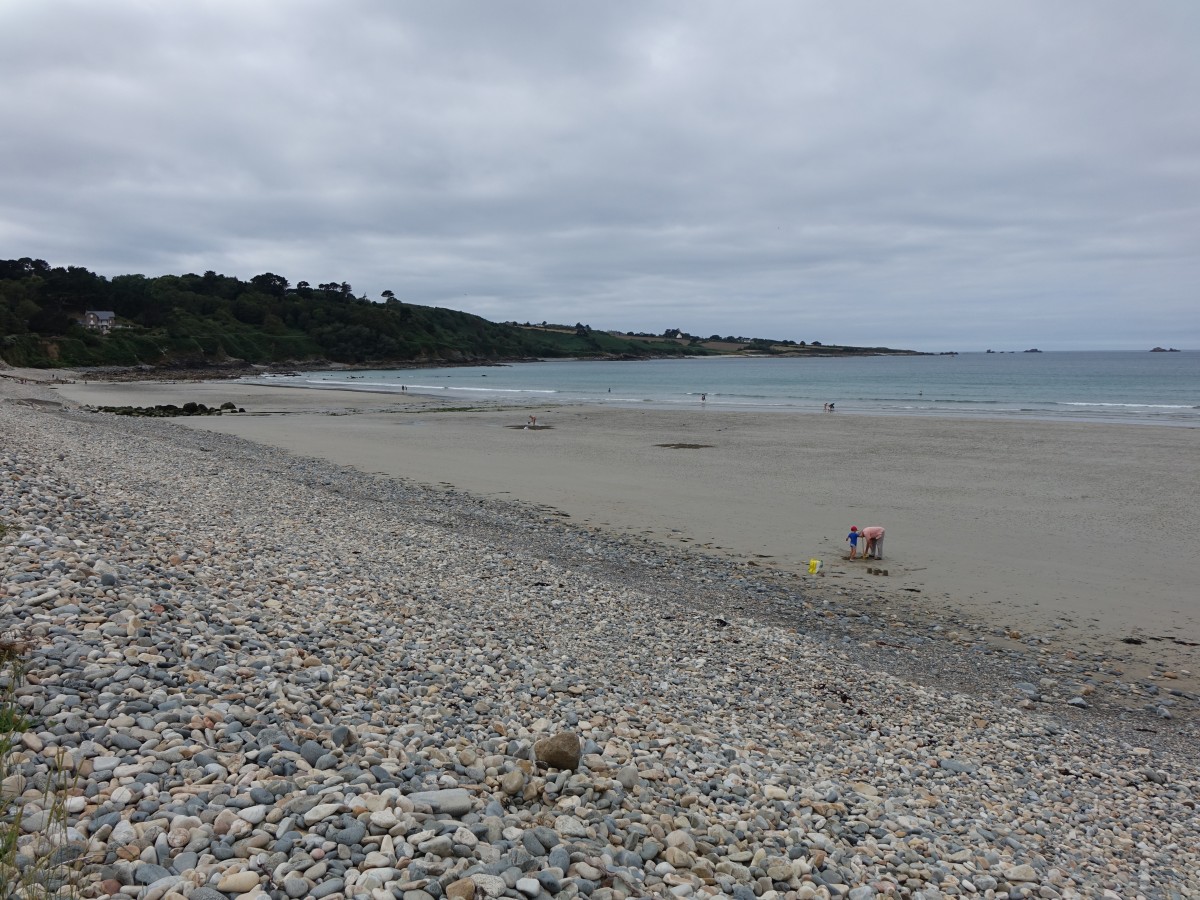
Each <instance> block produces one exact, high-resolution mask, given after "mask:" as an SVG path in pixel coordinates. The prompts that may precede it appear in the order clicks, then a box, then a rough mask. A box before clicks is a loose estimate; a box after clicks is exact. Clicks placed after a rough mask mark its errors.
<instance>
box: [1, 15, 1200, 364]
mask: <svg viewBox="0 0 1200 900" xmlns="http://www.w3.org/2000/svg"><path fill="white" fill-rule="evenodd" d="M1198 48H1200V3H1198V2H1196V0H1175V2H1171V0H1159V2H1146V3H1132V2H1126V0H1120V2H1117V0H1055V2H1042V0H1037V2H1022V0H973V2H929V3H926V2H909V0H897V2H893V0H887V2H885V0H875V2H845V0H840V2H837V3H830V2H803V0H761V2H754V0H750V2H745V3H731V2H720V3H718V2H711V3H710V2H696V0H687V2H684V0H679V2H674V3H660V2H653V0H651V2H646V0H638V2H609V0H605V2H590V3H582V2H551V0H545V2H491V0H486V2H485V0H478V2H453V0H437V2H399V0H343V2H337V3H334V2H311V0H254V2H246V0H205V2H200V0H197V2H172V3H166V2H161V0H144V2H134V0H104V2H96V0H78V2H65V0H4V2H3V3H0V85H2V87H0V122H2V123H3V124H2V125H0V257H2V258H15V257H21V256H32V257H37V258H42V259H45V260H47V261H48V262H50V263H51V264H53V265H81V266H85V267H87V268H89V269H91V270H93V271H95V272H99V273H100V274H103V275H108V276H111V275H117V274H124V273H131V272H140V273H144V274H146V275H162V274H182V273H184V272H203V271H205V270H207V269H214V270H216V271H218V272H222V273H224V274H228V275H236V276H239V277H241V278H249V277H251V276H253V275H256V274H259V273H261V272H266V271H271V272H275V273H277V274H280V275H283V276H285V277H286V278H288V279H289V280H291V281H292V282H293V283H295V282H297V281H302V280H304V281H309V282H312V283H313V284H317V283H320V282H326V281H338V282H341V281H348V282H350V283H351V284H352V285H353V287H354V292H355V293H356V294H366V295H367V296H369V297H371V298H373V299H377V298H378V297H379V294H380V292H381V291H383V290H392V291H395V293H396V295H397V296H398V297H400V298H401V299H403V300H406V301H409V302H412V303H421V304H427V305H434V306H447V307H452V308H456V309H463V310H467V311H469V312H474V313H478V314H479V315H482V316H485V317H487V318H489V319H493V320H496V321H505V320H512V319H515V320H518V321H522V322H523V321H526V320H529V321H535V322H537V321H542V320H550V321H557V322H565V323H568V324H574V323H575V322H577V321H582V322H585V323H587V324H590V325H592V326H593V327H596V328H604V329H613V328H630V329H634V330H646V331H653V332H661V331H662V330H663V329H666V328H682V329H684V330H685V331H690V332H693V333H697V334H702V335H705V336H707V335H709V334H712V333H720V334H723V335H724V334H730V333H734V334H742V335H747V336H763V337H774V338H791V339H793V340H809V341H811V340H820V341H823V342H825V343H848V344H859V345H890V346H896V347H911V348H915V349H922V350H982V349H987V348H994V349H997V350H1001V349H1018V350H1019V349H1026V348H1029V347H1039V348H1041V349H1043V350H1046V349H1136V350H1142V349H1148V348H1149V347H1151V346H1153V345H1155V344H1162V345H1164V346H1165V345H1167V344H1170V345H1172V346H1177V347H1183V348H1197V349H1200V106H1198V99H1197V98H1200V49H1198Z"/></svg>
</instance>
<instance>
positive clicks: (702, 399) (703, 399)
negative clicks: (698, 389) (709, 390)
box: [700, 394, 708, 403]
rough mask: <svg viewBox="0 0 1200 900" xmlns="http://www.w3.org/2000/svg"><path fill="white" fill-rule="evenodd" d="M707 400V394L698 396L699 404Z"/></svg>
mask: <svg viewBox="0 0 1200 900" xmlns="http://www.w3.org/2000/svg"><path fill="white" fill-rule="evenodd" d="M707 400H708V394H701V395H700V402H701V403H704V402H705V401H707Z"/></svg>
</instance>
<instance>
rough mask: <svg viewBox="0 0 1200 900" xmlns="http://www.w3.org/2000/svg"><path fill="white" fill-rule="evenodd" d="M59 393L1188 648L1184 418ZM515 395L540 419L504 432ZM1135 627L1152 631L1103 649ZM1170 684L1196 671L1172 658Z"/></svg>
mask: <svg viewBox="0 0 1200 900" xmlns="http://www.w3.org/2000/svg"><path fill="white" fill-rule="evenodd" d="M56 390H58V391H59V393H60V394H61V395H63V396H64V397H66V398H69V399H72V400H75V401H78V402H81V403H87V404H93V405H101V404H104V405H123V404H134V405H150V404H154V403H177V404H182V403H184V402H186V401H187V400H196V401H198V402H203V403H207V404H209V405H219V404H220V403H221V402H224V401H225V400H232V401H233V402H235V403H237V404H239V405H241V406H244V407H246V409H247V411H248V414H247V415H245V416H223V417H220V418H193V419H180V420H178V421H180V422H183V423H185V424H187V425H189V426H191V427H196V428H207V429H212V430H214V431H220V432H224V433H229V434H235V435H240V436H242V437H245V438H248V439H250V440H253V441H258V442H262V443H266V444H271V445H274V446H278V447H283V448H286V449H288V450H290V451H293V452H295V453H297V454H302V455H307V456H318V457H324V458H326V459H330V460H334V461H337V462H340V463H344V464H348V465H352V466H356V467H358V468H360V469H362V470H365V471H368V472H380V473H385V474H388V475H396V476H401V477H404V478H408V479H413V480H416V481H419V482H424V483H429V484H437V483H447V484H451V485H453V486H455V487H457V488H459V489H462V490H467V491H471V492H475V493H479V494H485V495H490V496H497V497H510V498H517V499H521V500H524V501H529V502H532V503H535V504H544V505H545V506H548V507H553V508H554V509H556V510H561V511H562V512H565V513H568V514H570V516H571V517H572V518H573V520H575V521H577V522H580V523H586V524H591V525H596V526H602V527H605V528H611V529H614V530H618V531H623V532H632V533H638V534H644V535H646V536H648V537H652V538H655V539H659V540H663V541H668V542H675V543H678V542H685V543H689V544H690V545H692V546H695V547H698V548H702V549H705V550H709V551H714V552H721V553H725V554H728V555H732V556H735V557H738V558H741V559H745V560H754V561H756V562H758V563H759V564H761V565H770V566H775V567H781V568H784V569H788V570H792V571H796V572H803V571H806V570H807V566H808V561H809V559H810V558H819V559H821V560H822V561H823V562H824V564H825V566H826V571H827V572H828V575H829V577H827V578H826V579H824V580H823V581H821V582H820V586H821V588H822V589H824V590H826V591H829V590H831V589H833V588H835V587H840V588H843V589H845V590H848V591H851V592H857V591H859V590H865V591H870V592H873V593H880V594H883V595H885V596H894V597H896V599H897V602H899V601H900V600H901V599H903V600H905V601H910V600H912V599H914V598H919V600H920V601H921V603H923V604H925V608H927V609H928V612H929V614H930V616H931V617H932V618H935V619H937V618H940V617H942V616H944V615H946V613H947V611H948V610H961V611H962V613H963V615H964V616H966V617H967V619H968V621H975V622H986V623H989V624H991V625H997V626H1003V627H1006V628H1008V629H1011V630H1013V631H1016V632H1020V633H1021V635H1022V636H1024V637H1027V636H1029V635H1039V636H1045V637H1047V638H1050V639H1052V640H1053V645H1052V646H1054V647H1055V651H1054V652H1060V651H1062V650H1063V649H1065V648H1070V647H1078V648H1083V649H1090V650H1093V651H1102V652H1104V653H1106V654H1107V653H1112V654H1114V655H1115V656H1117V657H1118V658H1120V657H1121V656H1122V655H1125V656H1128V654H1130V653H1132V654H1133V655H1134V658H1135V659H1140V660H1141V661H1142V663H1143V664H1147V665H1148V664H1149V663H1152V662H1153V661H1154V660H1162V661H1164V662H1165V663H1166V664H1167V665H1168V666H1170V667H1172V668H1173V669H1175V670H1177V671H1178V670H1180V669H1188V670H1190V671H1193V672H1195V671H1197V670H1200V653H1198V652H1197V651H1200V648H1197V647H1188V646H1185V645H1183V644H1180V643H1177V641H1184V642H1190V643H1200V592H1198V591H1197V581H1198V579H1197V576H1196V573H1195V567H1196V562H1195V549H1194V547H1193V542H1194V537H1195V535H1196V534H1198V533H1200V503H1198V502H1197V501H1198V499H1200V497H1198V495H1200V479H1198V478H1197V468H1198V467H1197V460H1200V430H1196V429H1183V428H1164V427H1148V426H1118V425H1091V424H1058V423H1040V422H1019V423H1017V422H993V421H963V420H949V419H916V418H892V417H868V416H853V415H846V414H842V413H838V414H834V415H824V414H820V413H814V414H810V415H805V414H800V415H792V416H781V415H766V414H755V413H729V412H720V411H716V410H713V409H695V410H673V411H645V410H634V409H629V410H624V409H616V410H614V409H608V408H605V409H598V408H593V407H552V408H551V407H541V408H537V409H532V408H516V407H513V408H509V409H487V410H483V411H438V410H439V407H438V404H439V403H444V402H445V401H441V400H440V399H437V398H434V399H431V398H424V397H419V396H416V395H407V396H397V395H383V394H368V393H358V392H349V391H313V390H304V389H297V388H285V387H273V386H272V387H262V386H255V385H245V384H238V383H231V382H224V383H190V384H178V385H172V384H165V383H130V384H113V385H100V384H89V385H85V384H76V385H70V386H63V387H60V388H57V389H56ZM531 411H532V412H534V413H536V414H537V416H538V424H539V425H541V426H548V427H546V428H545V429H539V430H536V431H530V430H525V429H523V428H521V427H520V426H521V425H522V424H523V423H524V422H525V421H526V417H527V415H528V413H529V412H531ZM333 413H345V414H344V415H336V414H333ZM514 426H516V427H514ZM660 444H702V445H707V446H704V447H699V448H688V447H683V448H678V449H675V448H667V447H661V446H658V445H660ZM850 525H858V526H859V527H860V528H861V527H865V526H868V525H882V526H884V527H885V528H886V529H887V538H886V540H885V547H884V548H885V551H886V554H887V558H886V559H885V561H884V562H883V563H882V564H881V565H883V566H885V567H886V568H887V569H888V572H889V575H888V577H886V578H883V577H879V576H874V575H868V574H867V572H866V569H867V567H868V566H869V565H870V566H873V565H875V564H874V563H864V562H847V561H845V560H844V556H845V555H846V552H847V545H846V544H845V543H844V540H843V539H844V537H845V534H846V532H847V531H848V530H849V526H850ZM814 583H816V580H814ZM918 592H919V593H918ZM1134 635H1136V636H1139V637H1140V638H1141V639H1144V640H1146V641H1147V644H1146V645H1145V646H1144V647H1143V648H1130V647H1128V646H1126V645H1122V644H1120V642H1119V641H1120V639H1121V638H1125V637H1130V636H1134ZM1156 638H1167V639H1173V640H1154V639H1156ZM1177 683H1178V685H1179V686H1181V687H1182V686H1186V685H1189V684H1194V683H1195V682H1194V679H1192V678H1189V677H1187V675H1186V674H1185V676H1184V677H1183V678H1182V679H1180V680H1179V682H1177Z"/></svg>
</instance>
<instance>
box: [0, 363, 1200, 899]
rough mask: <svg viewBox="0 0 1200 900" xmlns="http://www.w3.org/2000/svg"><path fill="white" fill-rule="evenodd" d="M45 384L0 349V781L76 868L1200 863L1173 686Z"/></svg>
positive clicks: (658, 874) (1024, 876)
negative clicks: (1053, 662)
mask: <svg viewBox="0 0 1200 900" xmlns="http://www.w3.org/2000/svg"><path fill="white" fill-rule="evenodd" d="M61 399H62V398H60V397H58V396H57V395H56V394H54V393H53V392H51V391H49V390H47V389H45V388H43V387H40V386H36V385H19V384H15V383H12V382H0V401H2V402H0V434H3V436H4V440H3V443H2V444H0V524H2V525H3V526H4V532H3V536H2V537H0V558H2V560H3V564H2V566H0V630H3V631H5V632H6V633H7V634H8V635H10V636H11V637H13V638H16V639H20V640H21V641H24V642H27V643H28V645H29V648H30V649H29V659H28V662H27V671H26V676H25V680H24V683H23V684H21V685H20V686H18V687H17V688H16V689H15V700H16V702H17V703H18V704H19V705H20V707H21V708H22V710H23V711H24V713H25V714H26V715H27V716H28V717H29V719H30V720H31V721H32V722H33V723H34V724H33V725H32V726H31V727H30V728H29V729H28V730H26V731H24V732H23V733H22V734H20V736H19V739H18V741H17V746H16V748H15V750H14V751H13V753H12V754H11V755H10V759H9V760H8V763H7V766H6V769H5V773H6V776H7V777H6V778H5V781H4V784H3V794H4V798H5V801H6V803H7V804H8V806H9V808H10V809H12V808H14V807H20V808H22V813H23V815H22V819H21V825H22V829H23V831H24V832H25V833H24V834H23V835H22V837H21V839H20V844H19V848H18V862H19V861H20V859H21V857H22V855H24V858H26V859H31V858H32V857H34V856H35V855H38V854H39V853H40V852H44V851H45V850H47V849H51V848H49V847H48V846H47V845H48V844H51V843H52V844H53V845H54V847H53V848H52V849H53V850H54V851H55V853H56V855H57V859H58V860H60V861H61V862H62V863H63V868H64V869H67V870H69V871H70V873H71V876H70V877H71V878H72V879H73V880H74V884H75V890H77V891H78V894H79V895H82V896H85V897H103V896H124V897H134V898H144V900H160V898H170V900H177V898H183V897H190V898H197V900H219V898H235V897H238V898H259V897H270V898H284V897H291V898H301V897H318V898H320V897H326V898H340V897H354V898H390V897H395V898H402V900H430V898H432V900H439V898H464V900H465V898H482V897H512V898H521V897H524V898H534V900H537V898H546V900H548V898H564V900H566V898H575V897H588V898H595V900H617V898H625V897H649V896H656V897H657V896H663V897H671V896H674V897H715V898H720V897H730V898H737V900H750V898H755V897H761V898H780V900H783V898H815V897H819V898H842V897H849V898H851V900H866V898H870V897H875V896H884V897H886V896H894V897H912V898H924V900H933V898H940V897H951V896H978V897H985V898H1016V897H1039V898H1059V897H1062V898H1075V897H1109V898H1130V900H1131V898H1138V897H1145V898H1190V897H1200V816H1198V815H1197V809H1196V806H1197V803H1198V802H1200V775H1198V771H1197V757H1196V754H1195V750H1194V748H1195V742H1194V739H1195V730H1194V720H1193V719H1189V718H1188V717H1187V716H1182V715H1179V714H1178V713H1179V710H1180V707H1179V705H1178V704H1183V705H1185V706H1187V707H1188V708H1189V709H1190V708H1192V707H1193V706H1194V703H1193V701H1192V699H1191V698H1188V697H1181V698H1176V699H1175V700H1172V702H1171V704H1170V705H1163V704H1161V703H1160V702H1158V701H1152V702H1150V703H1149V704H1148V707H1149V708H1144V707H1146V706H1147V704H1146V703H1142V702H1139V703H1138V704H1137V707H1138V709H1139V711H1140V713H1139V715H1138V716H1136V717H1132V718H1131V717H1129V716H1128V710H1127V709H1124V708H1117V707H1116V706H1114V707H1113V708H1112V709H1111V710H1109V709H1107V708H1105V707H1104V706H1103V704H1102V703H1100V702H1098V700H1096V699H1093V698H1092V697H1091V695H1090V692H1085V691H1084V690H1083V686H1082V680H1081V679H1080V678H1079V677H1078V676H1079V672H1078V671H1075V670H1071V671H1066V672H1065V673H1064V672H1055V671H1053V670H1051V669H1049V668H1047V667H1046V666H1045V665H1043V664H1039V665H1040V668H1039V666H1038V665H1035V664H1034V661H1031V660H1030V659H1027V658H1026V657H1021V658H1019V659H1018V658H1016V657H1010V656H1006V655H1004V654H999V653H985V651H984V649H983V648H982V647H980V646H979V645H978V644H976V643H973V642H965V641H959V642H955V641H953V640H940V639H937V638H936V636H935V635H934V634H933V633H932V632H931V633H929V634H925V633H922V634H920V635H917V636H915V637H914V636H911V635H910V636H907V637H905V636H903V635H900V633H899V632H898V631H897V630H896V629H894V628H892V627H891V625H890V624H888V623H886V622H881V620H880V613H879V612H878V611H876V610H875V609H873V608H868V607H869V602H868V601H867V600H866V599H861V600H860V598H858V597H855V596H853V595H851V594H846V595H841V596H838V597H834V596H832V595H831V594H830V592H829V591H827V590H826V591H824V592H817V591H814V592H812V593H806V592H805V590H804V588H803V585H802V584H799V583H798V582H797V581H796V580H794V579H790V580H785V579H774V578H773V577H772V576H771V574H770V573H768V572H763V573H757V572H754V571H752V570H749V569H747V568H746V567H744V566H738V565H735V564H734V563H733V562H731V561H728V560H722V559H719V558H716V557H713V558H711V559H708V558H705V559H700V558H699V557H698V555H697V554H696V552H695V551H694V550H684V549H680V548H673V547H669V546H665V545H662V544H657V543H654V542H652V541H648V540H643V539H640V538H635V537H631V536H626V537H621V536H619V535H613V534H611V533H601V532H599V531H597V530H594V529H589V528H587V527H582V526H579V525H573V524H570V523H568V522H565V521H563V519H562V518H561V517H556V516H553V515H549V514H547V513H546V512H545V511H543V510H539V509H538V508H536V507H533V506H529V505H524V504H521V503H519V502H512V501H507V502H506V501H502V500H496V499H488V498H482V497H480V496H477V495H472V494H468V493H464V492H460V491H456V490H453V489H436V488H433V487H428V486H423V485H419V484H415V483H412V482H407V481H405V480H402V479H397V478H393V477H380V476H377V475H371V474H366V473H364V472H362V471H358V470H355V469H350V468H345V467H341V466H338V465H335V464H333V463H331V462H328V461H322V460H315V459H311V458H308V457H304V456H300V455H293V454H289V453H287V452H285V451H283V450H280V449H276V448H270V447H265V446H263V445H261V444H256V443H251V442H248V441H245V440H243V439H241V438H238V437H235V436H230V435H225V434H219V433H211V432H206V431H199V430H195V429H191V428H187V427H184V426H183V425H181V424H179V423H177V422H173V421H162V420H147V419H129V418H119V417H116V416H112V415H107V414H102V413H96V412H91V411H87V410H84V409H79V408H73V406H72V404H70V403H65V404H64V403H63V402H61ZM1067 668H1068V669H1070V667H1069V666H1068V667H1067ZM1077 682H1078V683H1079V684H1080V685H1081V686H1080V695H1079V696H1074V690H1075V687H1076V683H1077ZM1068 685H1069V686H1070V689H1069V690H1068V689H1067V686H1068ZM1155 690H1156V691H1157V688H1156V689H1155ZM1060 691H1065V693H1064V694H1063V696H1062V698H1061V699H1062V701H1063V702H1061V703H1057V704H1054V705H1050V704H1046V703H1043V702H1041V698H1042V695H1056V694H1057V693H1058V692H1060ZM1165 693H1166V692H1165V691H1164V694H1165ZM1085 697H1086V698H1087V699H1085ZM1143 699H1144V698H1143ZM1074 700H1078V701H1079V703H1078V704H1074V703H1072V702H1071V701H1074ZM1089 706H1091V707H1093V708H1090V709H1089V708H1088V707H1089ZM1160 710H1161V711H1160ZM1152 725H1153V726H1154V727H1151V726H1152ZM63 771H65V772H66V773H69V776H70V778H69V780H68V786H67V787H66V788H64V790H63V791H62V793H64V794H65V795H66V796H65V797H63V798H61V800H62V806H61V808H62V809H63V810H65V815H66V824H65V828H61V829H48V827H47V826H48V821H49V818H50V811H49V806H50V804H49V802H48V801H47V799H46V797H47V794H46V790H45V786H46V784H47V782H48V781H53V780H54V779H55V778H56V777H57V776H56V775H55V773H56V772H63Z"/></svg>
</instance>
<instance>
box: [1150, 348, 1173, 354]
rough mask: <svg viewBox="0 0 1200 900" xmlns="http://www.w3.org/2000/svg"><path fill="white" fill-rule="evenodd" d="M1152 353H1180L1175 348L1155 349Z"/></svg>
mask: <svg viewBox="0 0 1200 900" xmlns="http://www.w3.org/2000/svg"><path fill="white" fill-rule="evenodd" d="M1150 352H1151V353H1178V352H1179V351H1178V350H1176V349H1175V348H1174V347H1155V348H1153V349H1152V350H1151V351H1150Z"/></svg>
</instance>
